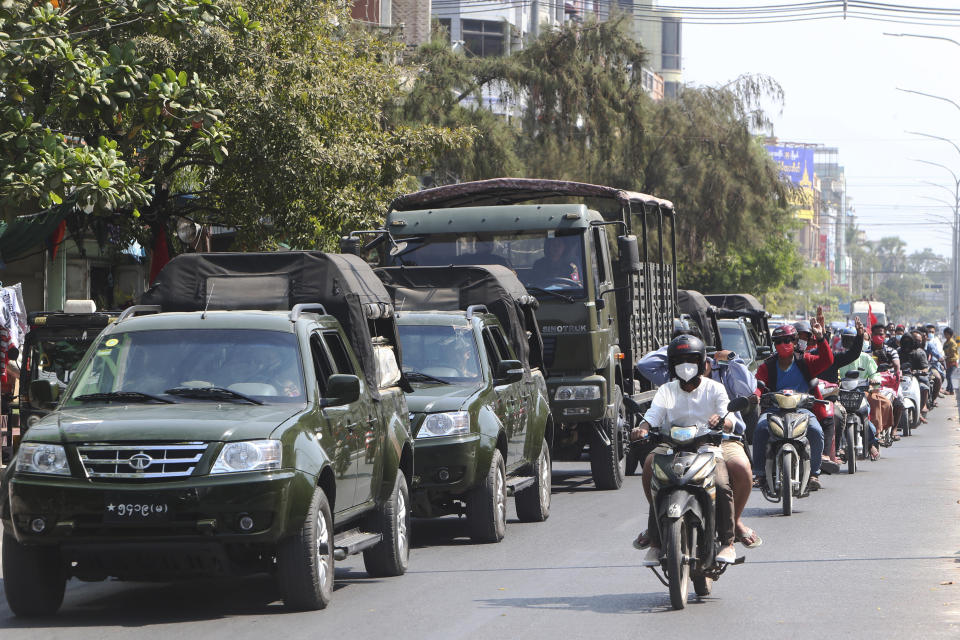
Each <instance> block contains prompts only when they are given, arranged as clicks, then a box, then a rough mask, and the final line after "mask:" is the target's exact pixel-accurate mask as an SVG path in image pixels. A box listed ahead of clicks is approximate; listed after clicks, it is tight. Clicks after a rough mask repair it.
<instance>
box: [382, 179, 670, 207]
mask: <svg viewBox="0 0 960 640" xmlns="http://www.w3.org/2000/svg"><path fill="white" fill-rule="evenodd" d="M560 197H571V198H608V199H612V200H616V201H617V202H619V203H620V204H621V205H625V204H627V203H643V204H647V205H658V206H660V207H662V208H663V209H665V210H667V211H668V212H669V213H672V212H673V203H672V202H670V201H669V200H663V199H661V198H656V197H654V196H649V195H646V194H644V193H637V192H636V191H625V190H623V189H616V188H614V187H605V186H602V185H597V184H588V183H585V182H570V181H568V180H539V179H531V178H493V179H491V180H477V181H474V182H461V183H459V184H450V185H445V186H442V187H434V188H433V189H424V190H423V191H417V192H414V193H408V194H406V195H402V196H400V197H398V198H396V199H394V201H393V202H391V203H390V209H391V210H392V211H413V210H416V209H430V208H434V207H473V206H483V205H509V204H517V203H520V202H530V201H533V200H543V199H544V198H560Z"/></svg>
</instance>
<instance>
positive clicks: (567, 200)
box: [341, 178, 677, 489]
mask: <svg viewBox="0 0 960 640" xmlns="http://www.w3.org/2000/svg"><path fill="white" fill-rule="evenodd" d="M674 216H675V212H674V207H673V204H672V203H670V202H669V201H667V200H662V199H660V198H655V197H653V196H648V195H644V194H641V193H635V192H630V191H624V190H621V189H615V188H612V187H605V186H599V185H592V184H584V183H578V182H565V181H556V180H530V179H516V178H498V179H493V180H484V181H479V182H468V183H462V184H456V185H450V186H444V187H437V188H434V189H427V190H424V191H419V192H416V193H411V194H408V195H405V196H401V197H399V198H397V199H396V200H394V201H393V203H392V204H391V207H390V211H389V212H388V214H387V218H386V221H385V225H384V228H383V229H381V230H378V231H372V232H359V233H355V234H352V235H351V236H350V237H347V238H344V239H343V242H342V243H341V249H342V250H343V251H344V252H354V253H361V254H363V255H364V256H365V257H366V258H367V259H368V260H374V261H376V262H378V263H379V264H381V265H384V266H393V265H408V266H424V265H433V266H448V265H468V264H499V265H502V266H506V267H508V268H510V269H512V270H513V271H514V272H515V273H516V274H517V277H518V278H519V279H520V281H521V282H523V284H524V285H525V286H526V288H527V290H528V291H529V292H530V293H531V294H533V295H534V296H536V297H537V299H538V300H539V301H540V308H539V309H538V311H537V321H538V323H539V325H540V331H541V333H542V334H543V342H544V363H545V366H546V369H547V371H548V372H549V373H548V376H547V387H548V391H549V394H550V406H551V411H552V414H553V417H554V419H555V420H556V421H557V423H558V426H559V430H558V433H557V434H556V437H555V438H554V443H553V455H554V459H567V460H571V459H579V458H580V456H581V455H582V452H583V451H584V449H585V448H589V453H590V467H591V472H592V475H593V479H594V483H595V485H596V486H597V488H600V489H617V488H619V487H620V485H621V483H622V482H623V476H624V473H625V466H626V455H625V452H626V449H627V447H626V444H627V435H628V431H629V422H628V420H629V418H628V416H627V412H626V410H625V407H624V401H623V398H624V396H625V395H626V396H628V397H630V398H631V399H633V400H634V401H637V402H640V403H641V404H642V403H644V402H648V401H649V400H650V399H652V395H653V394H652V393H651V392H650V391H649V389H648V388H647V387H645V384H646V382H645V381H643V380H638V379H636V378H635V376H634V373H633V363H635V362H636V360H637V359H638V358H639V357H640V356H642V355H643V354H645V353H647V352H648V351H651V350H654V349H657V348H658V347H660V346H663V345H665V344H667V343H668V342H669V340H670V335H671V333H672V330H673V318H674V315H675V306H676V304H675V303H676V297H677V292H676V282H675V273H676V254H675V251H674V247H675V243H676V241H675V229H674ZM368 234H373V236H374V237H373V239H372V240H370V241H368V242H366V243H365V244H364V243H363V240H369V239H370V235H368ZM371 252H375V254H376V255H375V256H374V255H372V254H371Z"/></svg>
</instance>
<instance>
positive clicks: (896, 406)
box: [872, 324, 903, 440]
mask: <svg viewBox="0 0 960 640" xmlns="http://www.w3.org/2000/svg"><path fill="white" fill-rule="evenodd" d="M886 338H887V337H886V335H885V328H884V327H883V326H882V325H880V324H875V325H873V337H872V340H873V359H874V360H876V361H877V364H878V365H881V364H888V365H890V366H891V367H892V368H893V369H892V370H893V372H894V375H895V376H896V379H897V382H898V383H899V382H900V354H898V353H897V350H896V349H895V348H894V347H891V346H890V344H889V340H888V339H886ZM888 391H889V392H890V393H889V394H888V397H889V398H890V401H891V402H892V403H893V424H894V429H896V425H898V424H900V417H901V416H902V415H903V398H902V397H901V395H900V392H899V390H898V391H896V392H894V391H893V390H892V389H888ZM893 439H894V440H899V439H900V436H898V435H896V434H894V436H893Z"/></svg>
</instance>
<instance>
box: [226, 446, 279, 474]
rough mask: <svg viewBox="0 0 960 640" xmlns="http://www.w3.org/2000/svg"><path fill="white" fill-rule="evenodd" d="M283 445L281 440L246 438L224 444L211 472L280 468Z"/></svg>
mask: <svg viewBox="0 0 960 640" xmlns="http://www.w3.org/2000/svg"><path fill="white" fill-rule="evenodd" d="M282 451H283V447H282V446H281V444H280V441H279V440H245V441H243V442H228V443H227V444H225V445H223V449H221V450H220V455H219V456H217V461H216V462H214V463H213V468H212V469H211V470H210V473H238V472H240V471H269V470H271V469H279V468H280V465H281V462H282Z"/></svg>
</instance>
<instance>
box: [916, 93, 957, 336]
mask: <svg viewBox="0 0 960 640" xmlns="http://www.w3.org/2000/svg"><path fill="white" fill-rule="evenodd" d="M957 108H958V109H960V106H958V107H957ZM919 135H923V136H927V137H928V138H936V139H938V140H945V141H946V142H949V143H950V144H952V145H953V146H954V148H955V149H957V153H960V147H958V146H957V145H956V143H954V142H953V141H952V140H949V139H947V138H941V137H940V136H933V135H930V134H925V133H922V134H919ZM917 162H922V163H923V164H929V165H931V166H934V167H939V168H941V169H944V170H946V171H947V172H948V173H949V174H950V176H951V177H952V178H953V224H952V225H951V227H952V229H951V231H952V232H953V233H952V234H951V245H952V264H951V268H950V312H949V313H948V314H947V319H948V320H949V322H950V324H951V325H952V326H954V327H957V326H960V264H958V263H957V259H958V257H960V256H958V245H957V243H958V242H960V177H958V176H957V174H956V173H954V171H953V169H951V168H950V167H948V166H946V165H944V164H940V163H939V162H931V161H929V160H917Z"/></svg>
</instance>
